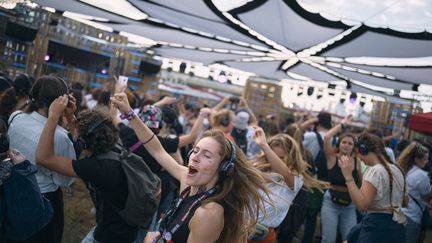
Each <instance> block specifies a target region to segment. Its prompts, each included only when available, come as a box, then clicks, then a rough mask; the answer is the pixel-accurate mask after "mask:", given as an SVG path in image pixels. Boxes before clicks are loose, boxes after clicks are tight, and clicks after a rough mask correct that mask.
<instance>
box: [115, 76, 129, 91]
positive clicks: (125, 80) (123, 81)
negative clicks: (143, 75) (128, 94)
mask: <svg viewBox="0 0 432 243" xmlns="http://www.w3.org/2000/svg"><path fill="white" fill-rule="evenodd" d="M128 79H129V78H128V77H127V76H123V75H120V76H119V77H118V79H117V82H118V84H119V85H118V86H119V87H120V92H124V91H125V90H126V87H127V83H128Z"/></svg>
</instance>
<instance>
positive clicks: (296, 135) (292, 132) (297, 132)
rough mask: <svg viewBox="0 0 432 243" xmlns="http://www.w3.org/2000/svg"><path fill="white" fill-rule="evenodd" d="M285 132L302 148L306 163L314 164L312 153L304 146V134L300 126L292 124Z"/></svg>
mask: <svg viewBox="0 0 432 243" xmlns="http://www.w3.org/2000/svg"><path fill="white" fill-rule="evenodd" d="M285 132H286V134H288V135H289V136H291V137H292V138H293V139H294V140H295V141H296V142H297V145H298V146H299V148H300V151H301V154H302V156H303V159H304V160H306V162H312V161H313V156H312V153H311V152H310V151H309V150H308V149H307V148H305V147H304V146H303V132H302V130H301V129H300V126H299V125H298V124H297V123H292V124H290V125H288V126H287V128H286V130H285Z"/></svg>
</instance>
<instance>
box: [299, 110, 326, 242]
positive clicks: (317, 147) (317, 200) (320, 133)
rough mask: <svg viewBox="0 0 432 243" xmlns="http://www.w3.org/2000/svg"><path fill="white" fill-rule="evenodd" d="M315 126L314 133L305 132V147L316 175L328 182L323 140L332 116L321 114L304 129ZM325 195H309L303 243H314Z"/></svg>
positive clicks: (318, 193) (310, 120) (307, 123)
mask: <svg viewBox="0 0 432 243" xmlns="http://www.w3.org/2000/svg"><path fill="white" fill-rule="evenodd" d="M311 124H313V125H314V128H313V131H310V132H305V133H304V139H303V146H304V147H305V148H306V149H308V150H309V151H310V152H311V154H312V156H313V161H314V166H313V167H315V168H316V171H315V173H316V175H317V177H318V179H320V180H326V177H327V160H326V157H325V154H324V149H323V140H324V136H325V134H326V133H327V132H328V131H329V130H330V129H331V128H332V118H331V114H330V113H328V112H320V113H319V114H318V116H317V118H312V119H309V120H308V121H306V122H305V123H303V124H302V127H307V126H309V125H311ZM322 197H323V194H322V193H321V192H319V191H314V192H313V193H311V194H310V195H309V200H308V209H307V215H306V223H305V232H304V238H303V241H302V243H309V242H312V241H313V236H314V233H315V225H316V219H317V216H318V213H319V211H320V209H321V204H322Z"/></svg>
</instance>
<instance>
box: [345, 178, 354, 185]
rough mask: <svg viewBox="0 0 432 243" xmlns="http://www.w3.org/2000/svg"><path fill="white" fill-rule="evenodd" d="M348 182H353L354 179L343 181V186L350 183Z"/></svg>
mask: <svg viewBox="0 0 432 243" xmlns="http://www.w3.org/2000/svg"><path fill="white" fill-rule="evenodd" d="M350 182H354V179H352V178H351V179H345V184H348V183H350Z"/></svg>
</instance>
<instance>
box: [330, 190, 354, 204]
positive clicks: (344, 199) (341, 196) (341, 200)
mask: <svg viewBox="0 0 432 243" xmlns="http://www.w3.org/2000/svg"><path fill="white" fill-rule="evenodd" d="M329 192H330V198H331V200H332V202H333V203H335V204H337V205H341V206H348V205H350V204H351V197H350V195H349V193H348V192H340V191H335V190H332V189H329Z"/></svg>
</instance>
